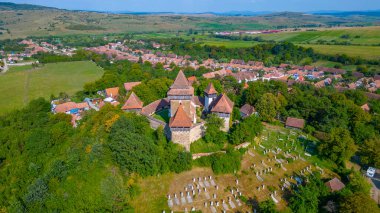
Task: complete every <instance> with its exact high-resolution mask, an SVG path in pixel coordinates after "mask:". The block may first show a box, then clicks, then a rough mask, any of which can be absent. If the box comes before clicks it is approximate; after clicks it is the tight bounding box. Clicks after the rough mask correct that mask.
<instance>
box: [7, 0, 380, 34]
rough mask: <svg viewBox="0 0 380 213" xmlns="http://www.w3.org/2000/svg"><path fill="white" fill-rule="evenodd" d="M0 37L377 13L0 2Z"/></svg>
mask: <svg viewBox="0 0 380 213" xmlns="http://www.w3.org/2000/svg"><path fill="white" fill-rule="evenodd" d="M0 8H1V10H2V12H1V14H0V39H5V38H21V37H27V36H46V35H66V34H105V33H124V32H152V31H153V32H164V31H166V32H177V31H187V30H189V29H196V30H205V31H207V30H216V31H222V30H254V29H277V28H294V27H321V26H322V27H323V26H357V25H359V26H367V25H375V24H376V23H379V21H380V18H379V17H369V16H368V17H367V16H349V17H334V16H324V15H310V14H302V13H290V12H283V13H274V14H262V15H258V16H254V17H253V16H228V17H226V16H223V14H221V15H218V14H217V15H215V14H214V15H213V14H180V15H175V14H157V15H155V14H147V15H136V14H111V13H99V12H85V11H68V10H60V9H55V8H48V7H42V6H35V5H25V4H22V5H20V4H11V3H0Z"/></svg>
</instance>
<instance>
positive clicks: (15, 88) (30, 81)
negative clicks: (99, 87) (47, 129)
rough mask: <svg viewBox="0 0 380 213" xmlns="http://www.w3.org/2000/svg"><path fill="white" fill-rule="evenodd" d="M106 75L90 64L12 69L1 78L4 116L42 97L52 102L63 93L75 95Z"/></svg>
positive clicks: (79, 63) (0, 99)
mask: <svg viewBox="0 0 380 213" xmlns="http://www.w3.org/2000/svg"><path fill="white" fill-rule="evenodd" d="M102 74H103V70H102V69H101V68H99V67H97V66H96V65H95V63H93V62H89V61H80V62H64V63H54V64H46V65H44V66H43V67H39V68H35V69H34V68H32V67H31V66H21V67H12V68H11V69H10V70H9V71H8V72H7V73H5V74H3V75H0V85H1V87H0V109H1V112H0V114H3V113H5V112H9V111H11V110H12V109H18V108H21V107H23V106H25V105H26V104H27V103H28V102H29V101H30V100H33V99H35V98H38V97H44V98H47V99H48V98H50V96H51V95H52V94H53V95H58V94H59V93H60V92H66V93H67V94H69V95H73V94H74V93H75V92H77V91H79V90H81V89H82V88H83V85H84V84H85V83H87V82H91V81H94V80H96V79H98V78H100V77H101V76H102Z"/></svg>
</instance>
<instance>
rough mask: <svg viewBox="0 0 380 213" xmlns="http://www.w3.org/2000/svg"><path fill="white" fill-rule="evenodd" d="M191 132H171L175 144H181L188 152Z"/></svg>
mask: <svg viewBox="0 0 380 213" xmlns="http://www.w3.org/2000/svg"><path fill="white" fill-rule="evenodd" d="M190 132H191V130H189V131H172V132H171V140H172V141H173V143H176V144H179V145H181V146H183V147H185V149H186V151H190V144H191V141H190Z"/></svg>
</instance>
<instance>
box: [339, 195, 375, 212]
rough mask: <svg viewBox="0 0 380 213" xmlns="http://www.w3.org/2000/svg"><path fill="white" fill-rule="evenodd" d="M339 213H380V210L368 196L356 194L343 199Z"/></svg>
mask: <svg viewBox="0 0 380 213" xmlns="http://www.w3.org/2000/svg"><path fill="white" fill-rule="evenodd" d="M339 212H342V213H367V212H373V213H379V212H380V209H379V207H378V206H377V205H376V203H375V201H373V200H372V199H371V198H370V197H369V196H368V195H366V194H363V193H354V194H352V195H349V196H347V197H343V198H342V199H341V202H340V207H339Z"/></svg>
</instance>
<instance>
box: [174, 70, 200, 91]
mask: <svg viewBox="0 0 380 213" xmlns="http://www.w3.org/2000/svg"><path fill="white" fill-rule="evenodd" d="M170 95H173V96H178V95H186V96H193V95H194V88H193V87H192V86H191V85H190V83H189V81H188V80H187V78H186V76H185V74H184V73H183V72H182V70H180V71H179V73H178V75H177V77H176V79H175V81H174V83H173V85H172V86H171V87H170V90H169V92H168V96H170Z"/></svg>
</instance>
